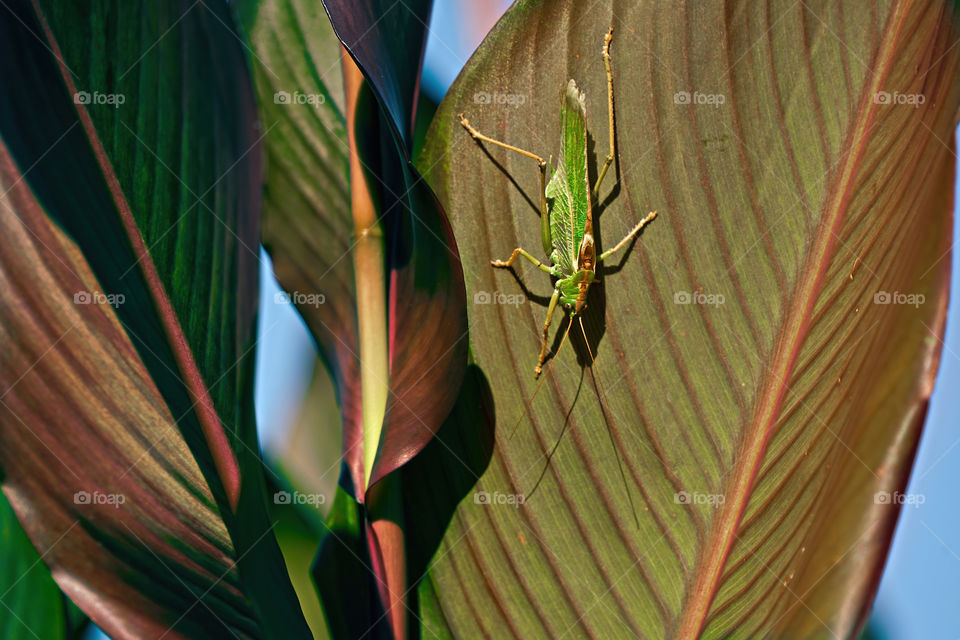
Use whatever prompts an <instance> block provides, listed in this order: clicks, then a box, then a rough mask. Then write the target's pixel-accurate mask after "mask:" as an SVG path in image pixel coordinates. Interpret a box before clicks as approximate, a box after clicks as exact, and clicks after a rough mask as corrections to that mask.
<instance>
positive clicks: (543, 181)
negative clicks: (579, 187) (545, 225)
mask: <svg viewBox="0 0 960 640" xmlns="http://www.w3.org/2000/svg"><path fill="white" fill-rule="evenodd" d="M457 117H458V118H460V124H462V125H463V128H464V129H466V130H467V131H468V132H469V133H470V136H471V137H472V138H473V139H474V140H476V141H478V142H480V141H482V142H489V143H490V144H494V145H496V146H498V147H502V148H504V149H506V150H508V151H514V152H516V153H519V154H520V155H522V156H526V157H528V158H532V159H534V160H536V161H537V167H538V168H539V169H540V216H541V218H542V219H544V220H546V219H547V161H546V160H544V159H543V158H541V157H540V156H538V155H537V154H535V153H533V152H531V151H527V150H526V149H521V148H520V147H515V146H513V145H512V144H507V143H506V142H500V141H499V140H494V139H493V138H491V137H490V136H485V135H483V134H482V133H480V132H479V131H477V130H476V128H475V127H474V126H473V125H472V124H470V121H469V120H467V119H466V118H465V117H463V114H462V113H460V114H457Z"/></svg>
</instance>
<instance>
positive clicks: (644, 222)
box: [597, 211, 657, 262]
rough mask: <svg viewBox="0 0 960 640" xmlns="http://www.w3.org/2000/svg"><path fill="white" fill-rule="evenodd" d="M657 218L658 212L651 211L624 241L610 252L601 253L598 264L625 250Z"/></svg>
mask: <svg viewBox="0 0 960 640" xmlns="http://www.w3.org/2000/svg"><path fill="white" fill-rule="evenodd" d="M656 217H657V212H656V211H651V212H650V213H648V214H647V217H645V218H644V219H643V220H641V221H640V222H638V223H637V226H635V227H634V228H633V229H630V232H629V233H628V234H627V235H626V236H624V238H623V240H621V241H620V242H618V243H617V246H615V247H614V248H613V249H610V250H609V251H604V252H603V253H601V254H600V258H599V259H598V260H597V262H603V261H604V260H606V259H607V258H609V257H610V256H612V255H613V254H614V253H616V252H617V251H620V249H623V248H624V247H625V246H627V243H628V242H630V241H631V240H633V237H634V236H635V235H637V234H638V233H640V230H641V229H643V228H644V227H645V226H647V223H648V222H650V221H651V220H653V219H654V218H656Z"/></svg>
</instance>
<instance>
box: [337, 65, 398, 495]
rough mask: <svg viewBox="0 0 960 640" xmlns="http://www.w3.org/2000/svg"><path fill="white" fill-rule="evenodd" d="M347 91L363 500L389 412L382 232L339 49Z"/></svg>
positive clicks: (353, 73)
mask: <svg viewBox="0 0 960 640" xmlns="http://www.w3.org/2000/svg"><path fill="white" fill-rule="evenodd" d="M340 57H341V60H342V63H343V80H344V88H345V92H346V112H347V113H346V115H347V140H348V142H349V145H350V199H351V207H352V210H353V226H354V234H355V238H356V242H355V244H354V247H353V267H354V277H355V278H356V285H357V330H358V332H359V347H360V390H361V391H360V393H361V395H360V397H361V408H362V411H363V483H364V486H363V488H362V490H361V491H358V495H363V493H364V492H365V491H366V489H367V487H368V486H369V483H370V476H371V473H372V471H373V462H374V460H375V459H376V457H377V447H378V445H379V443H380V432H381V431H382V430H383V418H384V415H385V412H386V407H387V394H388V388H389V387H388V384H389V376H390V372H389V362H388V354H389V351H388V344H387V293H386V291H387V289H386V274H385V262H384V244H383V230H382V228H381V226H380V223H379V221H378V220H377V215H376V207H375V206H374V203H373V198H372V197H371V194H370V188H369V186H368V184H367V176H366V173H365V171H364V168H363V164H362V162H361V160H360V156H359V154H358V152H357V141H356V131H355V125H356V115H357V110H356V107H357V96H358V95H359V93H360V88H361V87H362V86H363V82H364V79H363V75H362V74H361V72H360V69H359V68H358V67H357V65H356V64H355V63H354V61H353V59H352V58H351V57H350V54H349V53H347V52H346V50H343V49H342V48H341V56H340Z"/></svg>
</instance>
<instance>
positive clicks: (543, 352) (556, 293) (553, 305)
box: [533, 289, 560, 378]
mask: <svg viewBox="0 0 960 640" xmlns="http://www.w3.org/2000/svg"><path fill="white" fill-rule="evenodd" d="M559 299H560V290H559V289H554V290H553V295H552V296H550V306H548V307H547V319H546V320H544V322H543V344H542V346H541V347H540V357H539V358H537V367H536V368H535V369H534V370H533V373H534V374H535V377H537V378H539V377H540V372H541V371H543V361H544V360H546V359H547V340H548V339H549V337H550V322H551V320H553V312H554V311H555V310H556V309H557V300H559Z"/></svg>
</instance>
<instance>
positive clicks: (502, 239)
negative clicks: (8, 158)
mask: <svg viewBox="0 0 960 640" xmlns="http://www.w3.org/2000/svg"><path fill="white" fill-rule="evenodd" d="M610 27H613V28H614V39H613V45H612V49H611V51H612V55H613V61H612V66H613V74H614V93H615V97H614V100H615V103H616V116H617V118H616V123H617V127H616V136H617V142H618V149H617V151H618V161H617V163H616V165H615V167H614V169H611V172H610V174H609V175H608V176H607V180H606V182H605V183H604V185H603V188H602V190H601V195H600V199H601V206H600V208H599V209H598V210H597V211H596V212H595V215H596V216H598V218H597V220H596V221H595V225H596V228H595V235H596V237H597V241H598V243H599V246H600V248H601V250H602V249H608V248H610V247H612V246H613V245H614V244H615V243H616V242H617V241H618V240H620V238H622V237H623V236H624V235H625V234H626V232H627V231H628V230H629V229H630V228H631V227H632V226H633V225H635V224H636V223H637V222H638V221H639V220H640V219H641V218H642V217H643V216H644V215H646V213H647V212H648V211H650V210H652V209H656V210H659V213H660V215H659V217H658V218H657V219H656V220H655V221H654V222H653V223H652V224H651V225H650V226H649V227H647V229H646V230H645V231H644V232H643V234H642V236H641V237H640V238H639V239H638V240H636V241H635V242H634V243H633V245H632V247H628V248H627V249H626V250H624V251H623V252H622V255H621V256H620V257H617V258H615V259H613V261H612V263H611V264H608V265H606V266H604V267H602V268H601V269H600V272H599V276H600V278H601V282H600V284H599V285H597V286H595V287H593V290H592V291H591V296H590V298H589V300H588V304H589V307H588V309H587V311H586V312H585V317H584V324H585V326H586V336H587V339H588V341H589V345H590V347H591V349H592V351H593V353H594V354H595V355H596V368H595V369H592V370H591V369H589V368H587V367H588V365H589V357H588V356H587V351H586V349H585V346H584V345H583V340H582V339H579V338H580V336H579V333H580V329H579V325H578V324H575V325H574V328H573V331H572V332H571V336H573V338H572V343H573V348H571V347H570V346H569V345H568V346H567V347H566V348H565V349H566V350H565V351H563V352H561V353H560V354H559V356H558V357H557V358H556V360H555V366H554V367H553V369H552V370H551V372H550V373H549V375H547V376H546V381H545V383H544V385H543V387H542V389H541V390H540V394H539V395H538V396H537V398H536V400H535V401H534V402H533V403H532V405H531V409H530V414H529V417H528V418H526V419H524V420H523V421H522V422H521V423H520V425H519V429H518V431H517V435H516V436H515V437H514V438H513V439H512V440H511V439H508V435H509V433H510V431H511V430H512V428H513V425H514V423H515V422H516V421H517V420H518V419H519V418H520V417H521V415H522V413H523V410H524V403H525V401H526V400H527V399H528V398H530V396H531V395H532V394H533V392H534V389H535V380H534V377H533V375H532V370H533V367H534V364H535V363H536V358H537V352H538V348H539V346H540V345H539V332H540V327H541V325H542V323H543V320H544V317H545V312H546V310H545V306H544V304H543V302H544V301H545V299H546V297H547V296H548V295H549V294H550V292H551V290H552V286H551V284H550V282H549V280H548V278H547V277H546V276H545V275H544V274H543V273H541V272H540V271H538V270H537V269H534V268H532V267H531V265H529V264H527V263H524V264H519V265H518V267H517V269H516V276H517V277H516V278H515V277H513V276H512V275H511V274H510V273H509V272H506V271H502V270H494V269H491V268H490V267H489V260H490V259H491V258H501V259H502V258H505V257H507V256H508V255H509V254H510V251H511V250H512V249H513V248H514V247H516V246H521V247H525V248H527V249H528V250H531V251H532V252H533V253H534V254H537V255H539V254H540V250H539V249H538V247H539V244H540V243H539V229H540V225H539V223H538V221H537V215H536V210H537V206H536V203H537V202H538V199H539V198H538V196H537V188H538V184H539V181H538V177H537V168H536V166H535V163H534V162H533V161H532V160H530V159H528V158H525V157H522V156H520V155H518V154H515V153H511V152H509V151H506V150H503V149H498V148H495V147H492V146H485V147H483V148H481V146H478V144H477V143H475V142H474V141H473V140H472V139H471V137H470V136H469V135H468V134H467V132H465V131H464V130H463V129H462V128H461V127H460V125H459V123H458V122H457V119H456V114H457V113H459V112H464V113H465V115H466V116H467V117H468V118H469V119H470V121H471V123H472V124H473V125H474V126H476V127H477V128H478V129H479V130H480V131H481V132H484V133H486V134H487V135H490V136H493V137H496V138H499V139H502V140H505V141H507V142H509V143H511V144H514V145H517V146H519V147H522V148H525V149H530V150H532V151H534V152H536V153H538V154H540V155H542V156H544V157H547V156H548V155H551V154H552V155H553V157H554V158H556V157H557V156H558V155H559V152H560V148H559V142H560V140H559V118H558V112H559V104H560V96H561V92H562V90H563V88H564V86H565V85H566V82H567V80H568V79H570V78H573V79H575V80H576V81H577V83H578V85H579V86H581V87H582V88H583V89H584V90H585V92H586V100H587V113H588V124H589V128H590V132H591V135H592V138H593V139H594V140H593V143H592V144H591V145H590V155H591V176H595V175H596V160H597V159H598V158H599V160H600V161H602V159H603V157H604V156H605V155H606V153H607V142H606V138H607V137H606V124H607V122H606V117H607V113H606V111H607V110H606V78H605V75H604V71H603V62H602V59H601V56H600V50H601V45H602V39H603V36H604V34H605V33H606V32H607V30H608V29H609V28H610ZM957 38H958V30H957V28H956V16H955V15H954V13H953V9H952V7H951V6H949V5H948V4H947V3H945V2H876V3H867V2H844V3H840V4H838V3H831V2H825V1H824V2H803V3H795V2H792V0H783V1H774V2H769V3H752V2H746V1H740V2H726V3H721V2H701V1H697V2H670V3H654V2H645V1H632V2H620V3H615V6H613V7H605V6H600V5H597V4H595V3H590V2H581V1H575V0H567V1H563V2H535V1H521V2H518V3H517V4H516V5H515V6H514V7H513V8H512V9H511V10H510V11H509V12H508V13H507V14H506V16H505V17H504V18H503V19H502V20H501V21H500V23H499V24H498V25H497V27H496V28H495V29H494V30H493V32H492V33H491V34H490V36H488V38H487V39H486V41H485V42H484V43H483V45H482V46H481V47H480V49H479V50H478V52H477V53H476V54H475V55H474V57H473V58H472V59H471V61H470V62H469V63H468V65H467V67H466V68H465V69H464V71H463V72H462V74H461V75H460V77H459V79H458V80H457V82H456V83H455V84H454V86H453V87H452V88H451V90H450V92H449V94H448V95H447V97H446V98H445V99H444V101H443V103H442V104H441V106H440V108H439V110H438V111H437V114H436V117H435V120H434V122H433V125H432V128H431V130H430V132H429V133H428V140H427V143H426V146H425V149H424V152H423V154H422V156H421V157H420V158H419V160H418V165H419V166H420V167H422V168H423V169H424V171H425V173H426V175H427V178H428V181H429V182H430V184H431V186H432V187H433V188H434V189H435V191H436V192H437V193H438V195H439V198H440V200H441V202H442V204H443V205H444V207H445V209H446V211H447V212H448V214H449V215H450V218H451V222H452V224H453V227H454V231H455V235H456V237H457V240H458V244H459V247H460V251H461V256H462V259H463V268H464V273H465V274H466V285H467V299H468V300H472V301H474V304H470V305H469V306H468V311H469V316H470V325H471V345H472V352H473V353H474V355H475V357H476V362H477V364H478V365H479V367H480V368H481V370H482V372H483V373H484V374H485V376H486V378H487V380H488V381H489V384H490V387H491V392H492V396H493V403H494V405H495V411H496V425H497V428H496V448H495V451H494V454H493V458H492V461H491V463H490V465H489V467H488V468H487V469H486V471H485V473H484V474H483V476H482V477H481V478H480V480H479V482H478V484H477V490H482V491H485V492H487V493H488V494H489V495H490V496H494V492H499V494H529V493H530V492H531V491H532V489H533V488H534V487H535V486H537V490H536V492H534V493H533V495H531V496H527V497H528V499H527V501H526V503H525V504H523V505H522V506H521V507H519V508H515V506H514V505H512V504H496V499H497V498H496V497H494V498H492V499H491V502H493V504H482V503H480V504H478V500H475V499H472V496H469V495H468V496H467V498H466V499H465V500H464V501H463V502H462V503H461V504H460V506H459V508H458V511H457V513H456V514H455V515H454V517H453V518H452V520H451V522H450V526H449V527H448V529H447V531H446V535H445V537H444V539H443V541H442V542H441V543H440V544H439V548H438V550H437V552H436V554H435V557H434V561H433V563H432V567H431V569H430V574H429V578H428V579H427V580H425V581H424V582H423V583H422V584H421V588H420V595H421V614H422V615H423V619H424V621H425V625H426V626H427V627H428V628H429V629H430V631H431V632H433V633H436V634H437V635H438V636H440V637H445V636H448V635H452V636H456V637H474V636H477V635H488V636H496V637H506V636H512V637H523V638H539V637H552V638H559V637H604V638H616V637H634V636H638V637H648V638H667V637H670V638H685V639H691V638H695V637H704V638H755V637H775V638H791V637H798V638H799V637H831V636H833V637H852V636H853V635H854V634H855V633H856V630H857V629H858V628H859V627H860V626H861V625H862V623H863V621H864V619H865V617H866V615H867V612H868V610H869V606H870V602H871V599H872V596H873V593H874V591H875V589H876V585H877V582H878V580H879V576H880V573H881V570H882V567H883V562H884V559H885V556H886V553H887V549H888V547H889V542H890V538H891V535H892V531H893V528H894V525H895V523H896V518H897V514H898V512H899V507H898V505H896V504H892V505H891V504H889V503H884V501H883V499H882V497H883V495H884V494H883V493H880V492H889V493H890V494H893V492H895V491H903V490H904V487H905V485H906V480H907V476H908V474H909V470H910V465H911V462H912V460H913V455H914V452H915V449H916V445H917V442H918V438H919V436H920V432H921V427H922V424H923V418H924V414H925V410H926V405H927V400H928V398H929V394H930V391H931V388H932V381H933V376H934V373H935V370H936V365H937V361H938V357H939V350H940V346H939V345H940V342H939V340H938V338H939V337H940V336H942V333H943V325H944V316H945V310H946V299H947V298H946V296H947V284H948V278H949V274H948V270H947V269H948V267H947V265H946V261H945V260H940V258H941V256H942V255H943V254H944V253H945V252H947V251H948V250H949V241H950V237H951V208H952V193H951V190H952V184H953V175H954V174H953V170H954V162H953V152H952V151H953V150H952V144H950V143H949V142H947V141H949V140H951V137H952V135H953V130H954V128H955V126H956V123H957V105H958V99H960V94H958V90H957V73H958V68H957V67H958V59H960V49H958V48H956V47H955V46H954V44H955V43H956V41H957ZM919 96H922V98H920V97H919ZM921 100H922V104H917V103H920V102H921ZM618 179H619V181H618ZM493 292H499V293H500V294H524V293H525V294H526V295H527V298H528V299H529V301H528V302H526V303H522V302H521V303H520V304H516V305H509V304H502V303H503V302H504V301H506V302H509V301H516V300H517V299H516V298H509V297H504V296H495V295H490V294H493ZM884 292H887V293H889V294H890V295H889V298H888V296H887V295H885V294H884ZM481 293H484V294H485V295H480V294H481ZM905 295H914V296H923V299H922V303H920V302H921V299H920V298H919V297H914V298H907V297H905ZM721 296H722V298H721ZM498 301H499V302H501V304H497V302H498ZM888 301H892V302H893V303H891V304H885V303H886V302H888ZM491 302H492V303H491ZM897 302H900V303H903V302H913V303H917V304H896V303H897ZM564 325H565V323H564V322H556V323H555V326H554V329H553V335H552V336H551V339H552V344H553V346H554V348H556V347H557V344H558V342H559V332H560V331H562V330H563V328H564ZM553 336H557V337H556V338H554V337H553ZM597 373H600V374H601V375H602V379H603V381H604V382H605V384H606V405H605V407H603V408H602V407H601V402H600V399H599V393H598V390H597V385H596V383H595V379H596V378H595V374H597ZM608 429H609V432H610V435H608V432H607V430H608ZM611 440H612V441H613V443H614V444H611ZM554 447H556V449H555V451H554ZM614 447H615V448H616V449H617V453H615V452H614ZM551 452H552V457H550V456H549V454H550V453H551ZM617 455H619V456H621V457H622V459H623V464H624V471H625V474H624V475H625V476H626V485H627V486H626V487H625V486H624V479H622V477H621V474H620V472H619V471H618V462H617V457H616V456H617ZM538 478H541V479H540V480H538ZM436 482H437V483H438V484H441V485H442V484H443V483H445V482H446V483H450V482H452V480H451V479H450V478H449V477H447V476H446V475H444V476H440V475H439V474H438V477H437V478H436ZM877 495H880V496H881V498H880V499H877V498H876V496H877ZM688 496H689V499H688ZM631 501H632V503H633V506H635V511H636V518H637V520H639V522H638V523H635V520H634V515H633V511H634V509H633V507H632V505H631ZM480 502H482V500H480ZM424 633H425V634H426V633H427V632H426V631H425V632H424Z"/></svg>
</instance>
